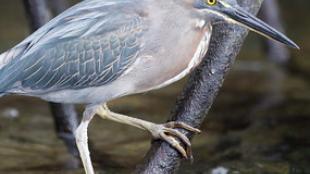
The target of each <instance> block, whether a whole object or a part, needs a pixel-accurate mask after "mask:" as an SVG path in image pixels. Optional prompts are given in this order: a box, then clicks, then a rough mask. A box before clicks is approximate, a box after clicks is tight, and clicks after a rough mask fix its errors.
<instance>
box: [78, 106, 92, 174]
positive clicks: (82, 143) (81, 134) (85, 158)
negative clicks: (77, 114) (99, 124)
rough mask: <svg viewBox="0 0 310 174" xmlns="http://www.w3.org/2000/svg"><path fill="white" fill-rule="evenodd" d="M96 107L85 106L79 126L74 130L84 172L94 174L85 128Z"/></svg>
mask: <svg viewBox="0 0 310 174" xmlns="http://www.w3.org/2000/svg"><path fill="white" fill-rule="evenodd" d="M96 108H97V107H87V108H86V110H85V111H84V113H83V119H82V122H81V124H80V125H79V127H78V128H77V129H76V131H75V138H76V144H77V147H78V149H79V152H80V157H81V160H82V163H83V166H84V170H85V173H86V174H94V173H95V172H94V168H93V165H92V162H91V158H90V153H89V149H88V137H87V128H88V124H89V123H90V121H91V119H92V118H93V116H94V115H95V113H96Z"/></svg>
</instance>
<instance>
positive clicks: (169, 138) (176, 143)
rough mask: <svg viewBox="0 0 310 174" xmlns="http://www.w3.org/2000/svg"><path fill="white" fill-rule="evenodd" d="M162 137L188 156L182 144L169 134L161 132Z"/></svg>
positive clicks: (185, 156) (184, 155)
mask: <svg viewBox="0 0 310 174" xmlns="http://www.w3.org/2000/svg"><path fill="white" fill-rule="evenodd" d="M160 138H161V139H162V140H164V141H166V142H167V143H168V144H170V145H171V146H172V147H173V148H175V149H176V150H177V151H179V152H180V153H181V155H182V156H183V157H184V158H186V159H187V158H188V156H187V152H186V150H185V149H184V148H183V147H182V146H181V145H180V143H179V142H178V141H177V140H176V139H175V138H174V137H171V136H169V135H166V134H165V133H164V132H161V133H160Z"/></svg>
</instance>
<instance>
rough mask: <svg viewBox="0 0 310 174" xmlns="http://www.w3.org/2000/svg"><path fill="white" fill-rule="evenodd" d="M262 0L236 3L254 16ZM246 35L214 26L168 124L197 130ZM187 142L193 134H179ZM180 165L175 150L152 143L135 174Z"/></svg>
mask: <svg viewBox="0 0 310 174" xmlns="http://www.w3.org/2000/svg"><path fill="white" fill-rule="evenodd" d="M262 1H263V0H239V1H238V2H239V4H240V6H241V7H243V8H244V9H246V10H247V11H250V12H251V13H253V14H256V13H257V12H258V10H259V8H260V6H261V3H262ZM247 34H248V31H247V30H246V29H244V28H242V27H239V26H234V25H229V24H224V23H223V24H219V25H216V26H214V28H213V34H212V39H211V43H210V47H209V51H208V54H207V55H206V57H205V59H204V61H203V62H202V63H201V65H200V66H199V67H198V68H197V70H195V71H194V72H193V73H192V74H191V76H190V79H189V82H188V84H187V85H186V87H185V89H184V91H183V92H182V94H181V95H180V97H179V98H178V100H177V104H176V108H175V109H174V111H173V114H172V117H171V119H170V120H177V121H183V122H185V123H187V124H189V125H192V126H194V127H199V126H200V125H201V123H202V122H203V120H204V119H205V117H206V115H207V113H208V111H209V109H210V108H211V106H212V104H213V102H214V99H215V97H216V96H217V94H218V91H219V89H220V88H221V87H222V85H223V82H224V78H225V75H226V73H227V72H228V71H229V70H230V68H231V67H232V65H233V64H234V61H235V58H236V56H237V54H238V53H239V50H240V49H241V46H242V43H243V41H244V39H245V37H246V36H247ZM180 131H182V132H183V133H185V135H187V136H188V137H189V138H192V136H193V135H192V134H191V133H189V132H187V131H184V130H180ZM180 164H181V156H180V155H179V153H178V152H176V150H175V149H173V148H172V147H171V146H169V145H168V144H167V143H165V142H162V141H156V142H153V144H152V147H151V149H150V150H149V152H148V154H147V156H146V157H145V161H144V164H142V165H140V166H139V167H138V168H137V170H136V173H141V174H150V173H151V174H170V173H176V171H177V169H178V168H179V166H180Z"/></svg>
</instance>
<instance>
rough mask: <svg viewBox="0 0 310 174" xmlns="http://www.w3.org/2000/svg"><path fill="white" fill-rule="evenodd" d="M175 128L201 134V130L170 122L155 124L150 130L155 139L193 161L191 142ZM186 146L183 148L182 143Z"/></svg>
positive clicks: (181, 123)
mask: <svg viewBox="0 0 310 174" xmlns="http://www.w3.org/2000/svg"><path fill="white" fill-rule="evenodd" d="M174 128H182V129H185V130H188V131H191V132H193V133H200V132H201V131H200V130H199V129H196V128H193V127H192V126H189V125H187V124H185V123H183V122H168V123H165V124H155V125H154V126H152V128H151V129H150V130H149V131H150V132H151V134H152V136H153V137H154V138H155V139H161V140H164V141H166V142H167V143H168V144H170V145H171V146H172V147H173V148H175V149H176V150H177V151H178V152H180V153H181V155H182V156H183V157H184V158H186V159H192V149H191V142H190V140H189V139H188V138H187V137H186V136H185V135H184V134H183V133H181V132H180V131H178V130H176V129H174ZM178 139H179V140H181V142H182V143H183V144H184V146H185V147H183V146H182V145H181V143H180V141H178Z"/></svg>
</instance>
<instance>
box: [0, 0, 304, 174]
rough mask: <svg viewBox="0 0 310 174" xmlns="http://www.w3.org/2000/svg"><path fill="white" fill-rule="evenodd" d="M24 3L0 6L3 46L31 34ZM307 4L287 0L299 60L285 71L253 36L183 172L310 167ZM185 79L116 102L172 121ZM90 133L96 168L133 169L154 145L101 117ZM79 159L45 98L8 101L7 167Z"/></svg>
mask: <svg viewBox="0 0 310 174" xmlns="http://www.w3.org/2000/svg"><path fill="white" fill-rule="evenodd" d="M17 2H19V1H17V0H14V1H13V0H3V1H2V2H1V3H3V4H5V6H2V5H0V13H1V14H2V15H0V50H5V49H6V48H8V47H10V46H11V45H14V43H16V42H17V41H19V40H20V39H22V38H23V37H25V35H26V33H27V29H26V27H25V26H26V22H25V19H24V17H23V11H22V7H21V6H19V5H18V3H17ZM302 2H303V3H302ZM304 3H308V2H307V1H305V0H303V1H302V0H300V1H298V2H296V3H293V4H292V3H290V2H289V1H288V2H286V1H284V2H282V7H283V9H284V12H283V15H284V17H285V19H286V21H287V22H288V25H287V26H289V28H288V32H289V35H290V36H292V38H295V40H296V41H297V43H299V44H300V45H301V47H302V49H303V50H302V51H300V52H293V53H292V54H293V57H294V59H292V61H291V64H290V65H291V66H290V67H289V69H288V70H284V68H280V67H277V66H275V65H272V63H270V62H268V61H267V60H265V59H264V57H265V56H264V54H263V53H262V52H261V51H260V50H261V49H260V47H259V44H257V43H255V44H254V42H259V39H258V38H256V37H254V36H253V35H251V37H250V38H249V41H248V43H249V44H246V46H245V47H244V48H243V52H242V54H241V56H240V58H241V60H240V61H238V62H237V64H236V66H235V68H234V70H233V71H232V73H231V74H230V75H229V77H228V79H227V80H226V82H225V86H224V88H223V90H222V91H221V93H220V96H219V98H218V99H217V101H216V104H215V105H214V107H213V109H212V111H211V113H210V114H209V115H208V117H207V120H206V122H205V123H204V125H203V128H202V130H203V133H202V134H200V135H199V136H197V137H196V138H195V139H194V142H193V146H194V147H193V151H194V155H195V157H196V158H195V163H194V164H193V165H191V164H189V163H187V162H184V166H183V167H182V169H181V171H180V173H216V172H221V171H222V172H223V173H225V171H226V172H229V173H279V174H283V173H292V174H293V173H296V174H304V173H310V167H309V166H310V164H309V161H310V149H309V146H310V135H309V134H310V132H309V128H308V126H309V125H310V90H309V78H308V77H309V76H308V75H309V74H310V70H309V67H310V60H309V59H307V56H306V55H309V50H310V48H309V47H310V45H309V44H308V43H310V42H309V39H310V37H306V36H309V31H310V30H309V27H310V23H309V22H310V21H304V20H303V19H304V18H301V17H302V16H303V15H304V13H306V12H307V10H306V9H307V7H305V4H304ZM16 4H17V5H16ZM12 9H15V10H14V13H13V11H12ZM298 17H299V18H300V19H301V20H297V19H298ZM253 60H256V61H255V62H253ZM251 66H253V67H255V68H248V67H251ZM245 67H246V68H245ZM183 84H184V81H183V82H179V83H178V84H175V85H173V86H170V87H168V88H166V89H163V90H160V91H155V92H152V93H148V94H142V95H137V96H131V97H127V98H123V99H120V100H117V101H113V102H112V103H111V106H112V109H113V110H114V111H117V112H121V113H125V114H128V115H132V116H138V117H142V118H144V119H147V120H151V121H154V122H158V123H160V122H164V121H165V120H166V117H167V115H168V114H169V111H170V108H172V106H173V105H174V101H175V98H176V96H177V94H178V93H179V92H180V91H181V89H182V85H183ZM79 109H80V111H82V107H80V108H79ZM89 135H90V139H91V141H92V143H91V147H92V156H93V159H94V163H95V167H96V168H97V169H98V171H100V170H101V173H128V172H129V171H132V169H133V168H134V167H135V165H136V164H137V163H139V162H141V160H142V158H143V156H144V154H145V152H146V151H147V149H148V148H149V146H150V138H149V136H148V135H147V134H146V133H145V132H143V131H140V130H137V129H135V128H132V127H128V126H125V125H120V124H117V123H113V122H110V121H105V120H101V119H99V118H96V119H94V120H93V122H92V124H91V127H90V132H89ZM73 162H74V159H73V158H72V157H71V156H70V155H69V154H68V153H67V151H66V148H65V147H64V145H63V143H62V142H61V141H60V140H59V139H58V138H57V137H56V135H55V132H54V127H53V122H52V117H51V116H50V113H49V110H48V107H47V104H46V103H45V102H43V101H41V100H38V99H33V98H26V97H16V96H14V97H5V98H2V99H1V100H0V173H23V174H26V173H29V174H30V173H31V174H33V173H35V174H36V173H37V174H42V173H49V174H50V173H51V174H52V173H65V174H70V173H82V170H81V169H80V170H76V169H72V168H74V166H73V164H72V163H73Z"/></svg>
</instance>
